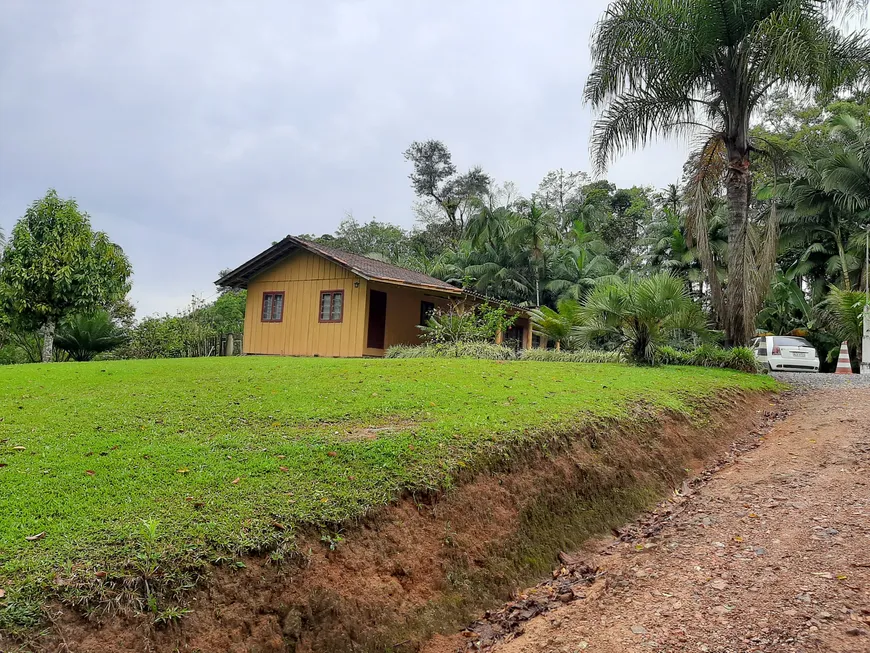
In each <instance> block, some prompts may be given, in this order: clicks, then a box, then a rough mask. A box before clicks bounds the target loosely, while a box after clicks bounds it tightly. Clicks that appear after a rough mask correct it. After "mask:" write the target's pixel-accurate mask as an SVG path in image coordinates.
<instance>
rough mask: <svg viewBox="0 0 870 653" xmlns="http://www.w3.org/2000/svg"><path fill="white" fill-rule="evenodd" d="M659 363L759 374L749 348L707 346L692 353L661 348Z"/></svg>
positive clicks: (658, 355)
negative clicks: (719, 368)
mask: <svg viewBox="0 0 870 653" xmlns="http://www.w3.org/2000/svg"><path fill="white" fill-rule="evenodd" d="M657 359H658V362H659V363H662V364H664V365H695V366H697V367H721V368H727V369H731V370H739V371H741V372H753V373H754V372H758V362H757V361H756V359H755V354H754V353H753V351H752V350H751V349H750V348H749V347H734V348H733V349H724V348H722V347H716V346H715V345H710V344H705V345H701V346H700V347H698V348H696V349H693V350H692V351H680V350H678V349H674V348H673V347H667V346H663V347H659V350H658V353H657Z"/></svg>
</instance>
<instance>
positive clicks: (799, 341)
mask: <svg viewBox="0 0 870 653" xmlns="http://www.w3.org/2000/svg"><path fill="white" fill-rule="evenodd" d="M773 344H774V345H775V346H776V347H812V345H811V344H810V343H809V342H808V341H806V340H804V339H803V338H793V337H791V336H788V337H786V336H777V337H776V338H774V339H773Z"/></svg>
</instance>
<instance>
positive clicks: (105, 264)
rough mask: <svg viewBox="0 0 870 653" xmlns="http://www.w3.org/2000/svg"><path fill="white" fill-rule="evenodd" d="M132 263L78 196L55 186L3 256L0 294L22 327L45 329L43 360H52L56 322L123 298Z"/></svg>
mask: <svg viewBox="0 0 870 653" xmlns="http://www.w3.org/2000/svg"><path fill="white" fill-rule="evenodd" d="M130 273H131V268H130V262H129V261H128V260H127V257H126V256H125V255H124V252H123V251H122V250H121V248H120V247H118V246H117V245H115V244H114V243H112V242H111V241H110V240H109V238H108V236H107V235H106V234H105V233H103V232H101V231H98V232H94V231H93V230H92V229H91V224H90V220H89V218H88V215H87V214H86V213H83V212H81V211H80V210H79V208H78V205H77V204H76V201H75V200H74V199H69V200H62V199H60V197H58V195H57V191H55V190H54V189H51V190H49V191H48V193H46V195H45V197H43V198H42V199H40V200H37V201H35V202H34V203H33V204H31V205H30V207H29V208H28V209H27V211H26V213H25V214H24V217H23V218H21V219H20V220H19V221H18V223H17V224H16V225H15V227H14V228H13V230H12V238H11V239H10V241H9V244H8V246H7V247H6V249H5V250H4V252H3V258H2V260H0V299H2V301H3V303H4V305H5V307H6V310H7V311H8V312H9V314H10V315H11V316H12V319H13V321H16V322H17V323H18V324H19V325H20V326H22V327H30V328H39V329H41V330H42V333H43V347H42V361H43V362H48V361H50V360H51V357H52V351H53V348H54V335H55V330H56V328H57V325H58V324H59V323H60V322H61V321H62V320H63V319H65V318H67V317H69V316H72V315H75V314H80V313H90V312H93V311H96V310H98V309H101V308H105V307H107V306H109V305H110V304H111V303H112V302H114V301H116V300H118V299H120V298H122V297H124V296H125V295H126V294H127V291H128V290H129V288H130V285H129V283H128V279H129V277H130Z"/></svg>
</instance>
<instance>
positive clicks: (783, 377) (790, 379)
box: [771, 372, 870, 390]
mask: <svg viewBox="0 0 870 653" xmlns="http://www.w3.org/2000/svg"><path fill="white" fill-rule="evenodd" d="M771 376H773V377H774V378H775V379H778V380H780V381H782V382H783V383H788V384H789V385H790V386H792V387H793V388H795V389H796V390H812V389H815V388H870V374H852V375H849V374H811V373H808V372H803V373H801V372H773V373H772V375H771Z"/></svg>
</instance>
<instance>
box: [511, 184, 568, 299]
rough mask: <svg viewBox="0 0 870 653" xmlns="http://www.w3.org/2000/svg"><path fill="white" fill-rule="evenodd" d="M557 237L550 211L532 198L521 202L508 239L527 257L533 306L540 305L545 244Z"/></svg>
mask: <svg viewBox="0 0 870 653" xmlns="http://www.w3.org/2000/svg"><path fill="white" fill-rule="evenodd" d="M558 237H559V232H558V229H557V226H556V223H555V220H554V216H553V214H552V213H551V212H550V211H548V210H545V209H544V208H542V207H541V206H538V204H536V203H535V201H534V200H532V201H530V202H526V203H524V204H523V206H522V207H521V209H520V211H519V212H518V213H517V215H516V219H515V221H514V225H513V229H512V230H511V233H510V235H509V241H510V243H511V244H512V245H513V246H515V247H516V248H517V249H518V250H519V252H521V253H522V255H523V256H525V257H527V258H528V261H529V264H530V267H531V269H532V276H533V278H534V281H535V306H540V305H541V278H542V277H543V274H544V264H545V260H546V258H547V256H546V255H547V245H548V244H549V243H550V242H551V241H553V240H556V239H558Z"/></svg>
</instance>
